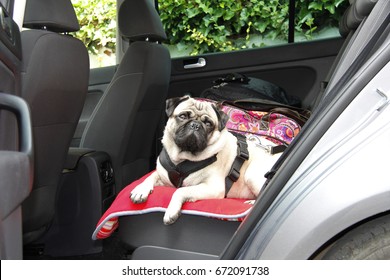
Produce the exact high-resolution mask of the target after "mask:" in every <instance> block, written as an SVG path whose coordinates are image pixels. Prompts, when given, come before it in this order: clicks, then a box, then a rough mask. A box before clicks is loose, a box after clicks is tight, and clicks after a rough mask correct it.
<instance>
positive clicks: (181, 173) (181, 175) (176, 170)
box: [159, 148, 217, 188]
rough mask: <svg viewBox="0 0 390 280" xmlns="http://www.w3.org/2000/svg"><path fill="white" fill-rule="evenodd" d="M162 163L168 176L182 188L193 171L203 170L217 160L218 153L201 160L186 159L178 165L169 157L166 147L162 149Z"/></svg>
mask: <svg viewBox="0 0 390 280" xmlns="http://www.w3.org/2000/svg"><path fill="white" fill-rule="evenodd" d="M159 159H160V163H161V165H162V166H163V167H164V168H165V169H166V170H167V172H168V177H169V180H170V181H171V183H172V184H173V185H174V186H175V187H176V188H180V187H182V185H183V181H184V179H185V178H187V177H188V175H190V174H191V173H193V172H196V171H198V170H201V169H203V168H205V167H206V166H208V165H210V164H212V163H213V162H215V161H216V160H217V155H214V156H212V157H209V158H207V159H204V160H201V161H189V160H185V161H183V162H181V163H179V164H178V165H175V164H174V163H173V162H172V160H171V159H170V158H169V155H168V153H167V151H166V150H165V148H163V149H162V150H161V153H160V156H159Z"/></svg>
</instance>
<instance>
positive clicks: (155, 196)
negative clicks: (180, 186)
mask: <svg viewBox="0 0 390 280" xmlns="http://www.w3.org/2000/svg"><path fill="white" fill-rule="evenodd" d="M150 174H151V173H148V174H146V175H145V176H143V177H142V178H140V179H138V180H136V181H134V182H133V183H131V184H130V185H128V186H126V187H125V188H124V189H123V190H122V191H121V192H120V193H119V194H118V195H117V197H116V198H115V200H114V202H113V203H112V204H111V206H110V207H109V208H108V209H107V211H106V212H105V213H104V214H103V216H102V217H101V218H100V220H99V222H98V223H97V226H96V229H95V231H94V232H93V235H92V239H94V240H96V239H104V238H107V237H109V236H110V235H111V234H112V233H113V232H114V231H115V230H116V229H117V228H118V226H119V217H122V216H128V215H142V214H147V213H152V212H165V210H166V208H167V207H168V204H169V202H170V200H171V197H172V195H173V193H174V192H175V190H176V189H175V188H172V187H166V186H156V187H155V188H154V190H153V193H151V194H150V195H149V197H148V199H147V201H146V202H144V203H140V204H135V203H133V202H132V201H131V200H130V192H131V190H132V189H134V188H135V187H136V186H137V185H139V184H140V183H142V182H143V181H144V180H145V179H146V178H147V177H148V176H149V175H150ZM252 205H253V200H246V199H234V198H224V199H207V200H198V201H195V202H186V203H184V204H183V207H182V214H188V215H198V216H205V217H210V218H215V219H219V220H225V221H227V222H229V221H242V220H243V219H244V218H245V217H246V215H247V214H248V213H249V212H250V210H251V208H252ZM182 218H183V217H182ZM161 223H163V221H162V220H161Z"/></svg>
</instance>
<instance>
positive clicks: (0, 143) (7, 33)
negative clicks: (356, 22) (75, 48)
mask: <svg viewBox="0 0 390 280" xmlns="http://www.w3.org/2000/svg"><path fill="white" fill-rule="evenodd" d="M21 59H22V57H21V44H20V33H19V28H18V27H17V25H16V23H15V22H14V21H13V19H12V17H11V16H10V15H9V14H8V12H7V10H6V9H5V8H4V7H3V6H2V5H1V4H0V77H1V78H0V178H1V180H0V192H1V193H2V195H1V197H0V217H1V219H0V258H1V259H22V258H23V252H22V215H21V203H22V202H23V200H24V199H25V198H26V197H27V196H28V194H29V192H30V190H31V186H32V178H33V171H32V169H33V164H32V155H33V151H32V134H31V122H30V115H29V113H30V112H29V108H28V106H27V104H26V102H25V101H24V100H22V99H21V98H20V97H18V96H19V95H20V89H21V84H20V77H21Z"/></svg>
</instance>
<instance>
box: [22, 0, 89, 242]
mask: <svg viewBox="0 0 390 280" xmlns="http://www.w3.org/2000/svg"><path fill="white" fill-rule="evenodd" d="M24 27H27V28H30V29H31V30H26V31H23V32H22V33H21V39H22V52H23V69H22V97H23V98H24V99H25V100H26V101H27V103H28V104H29V106H30V109H31V118H32V126H33V138H34V154H35V174H34V184H33V190H32V192H31V194H30V196H29V197H28V198H27V199H26V200H25V201H24V203H23V207H22V208H23V239H24V243H25V244H28V243H30V242H32V241H34V240H36V239H37V238H39V237H40V236H41V235H42V234H43V233H44V232H45V231H46V229H47V228H48V226H49V225H50V222H51V221H52V219H53V217H54V212H55V199H56V191H57V185H58V182H59V178H60V175H61V172H62V168H63V164H64V161H65V159H66V155H67V152H68V148H69V145H70V141H71V139H72V136H73V134H74V130H75V128H76V125H77V122H78V119H79V117H80V114H81V110H82V108H83V104H84V100H85V96H86V93H87V89H88V77H89V58H88V53H87V50H86V47H85V46H84V45H83V44H82V42H81V41H80V40H78V39H75V38H73V37H72V36H70V35H68V34H64V33H67V32H72V31H77V30H78V29H79V23H78V21H77V18H76V14H75V11H74V9H73V6H72V3H71V2H70V0H50V1H43V0H27V3H26V10H25V18H24Z"/></svg>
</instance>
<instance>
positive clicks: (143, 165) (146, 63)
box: [80, 0, 171, 192]
mask: <svg viewBox="0 0 390 280" xmlns="http://www.w3.org/2000/svg"><path fill="white" fill-rule="evenodd" d="M118 26H119V31H120V35H121V36H123V37H124V38H125V39H127V40H128V41H129V43H130V44H129V46H128V49H127V50H126V52H125V54H124V57H123V58H122V61H121V62H120V64H119V66H118V69H117V71H116V73H115V75H114V77H113V79H112V81H111V83H110V84H109V86H108V88H107V90H106V91H105V92H104V94H103V96H102V98H101V99H100V101H99V103H98V104H97V106H96V108H95V110H94V112H93V113H92V116H91V118H90V120H89V121H88V123H87V125H86V128H85V130H84V133H83V135H82V138H81V142H80V147H82V148H90V149H94V150H97V151H104V152H107V153H108V154H109V155H110V157H111V160H112V163H113V168H114V173H115V185H116V190H117V192H118V191H119V190H121V189H122V188H123V187H124V186H126V185H127V184H129V183H131V182H132V181H134V180H135V179H137V178H139V177H141V176H142V175H144V174H146V173H147V172H148V171H150V169H152V168H153V167H154V164H155V148H154V147H155V142H154V141H155V137H156V130H157V128H158V125H159V123H160V122H161V118H162V116H163V108H164V104H165V100H166V98H167V94H168V86H169V81H170V74H171V60H170V54H169V51H168V49H167V48H166V47H165V46H163V45H162V44H160V42H161V41H162V40H165V39H166V35H165V32H164V29H163V26H162V23H161V20H160V17H159V15H158V13H157V11H156V9H155V8H154V7H153V5H152V4H151V1H145V0H130V1H129V0H127V1H124V2H123V3H122V5H121V7H120V8H119V14H118Z"/></svg>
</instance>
